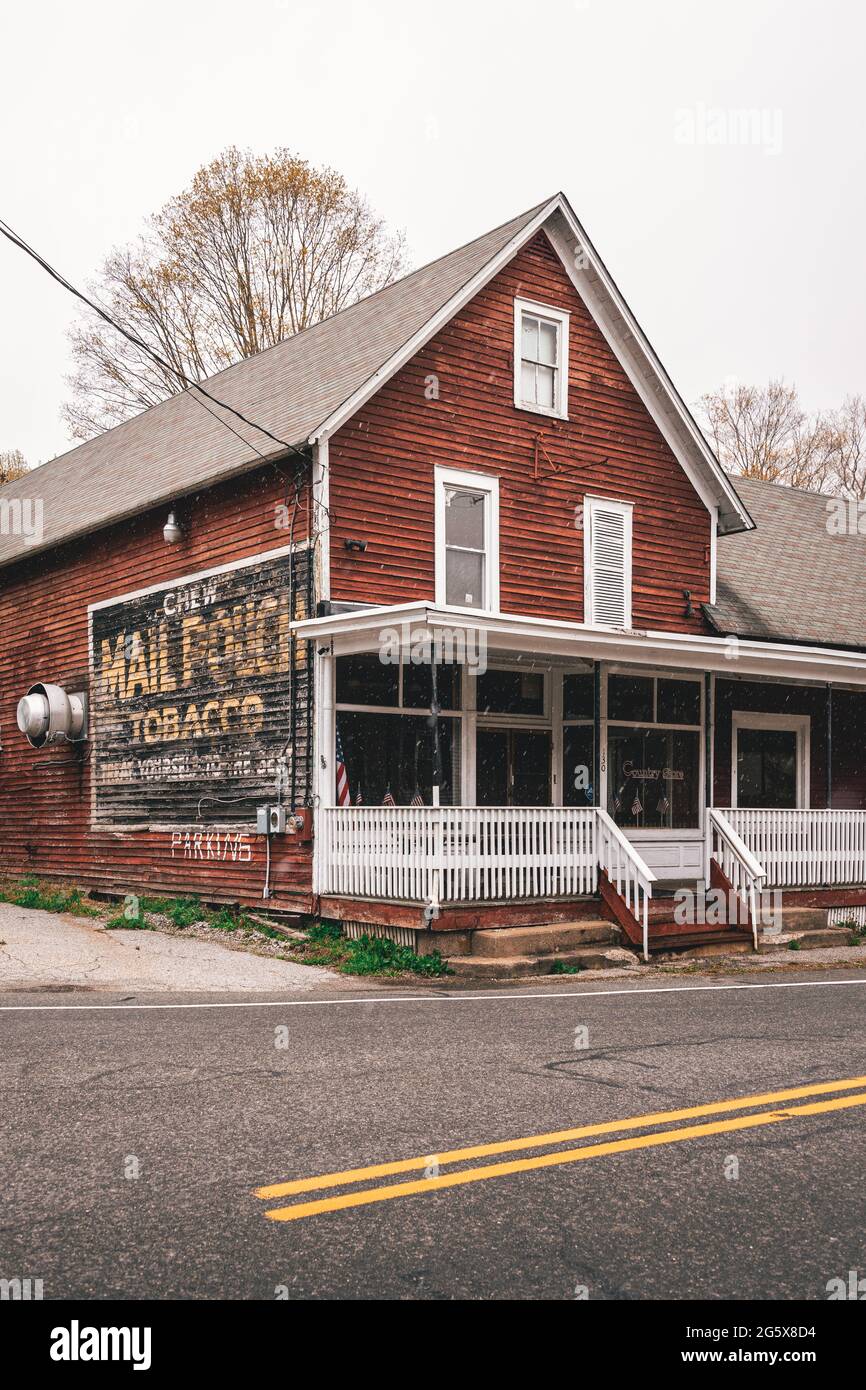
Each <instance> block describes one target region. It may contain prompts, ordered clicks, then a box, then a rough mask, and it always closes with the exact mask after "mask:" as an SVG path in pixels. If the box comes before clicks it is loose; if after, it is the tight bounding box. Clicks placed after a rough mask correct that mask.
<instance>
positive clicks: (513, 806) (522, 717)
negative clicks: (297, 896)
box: [300, 606, 866, 952]
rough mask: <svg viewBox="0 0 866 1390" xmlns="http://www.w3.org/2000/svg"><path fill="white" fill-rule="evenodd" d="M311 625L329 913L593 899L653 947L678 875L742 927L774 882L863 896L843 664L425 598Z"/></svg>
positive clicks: (863, 688) (859, 761) (853, 658)
mask: <svg viewBox="0 0 866 1390" xmlns="http://www.w3.org/2000/svg"><path fill="white" fill-rule="evenodd" d="M300 632H301V634H302V635H304V636H307V637H311V638H314V640H315V644H316V654H317V695H318V712H317V728H318V736H319V747H320V750H321V757H320V758H318V759H317V762H318V764H319V784H318V789H317V792H318V796H317V810H316V839H315V862H314V891H315V893H316V894H318V895H319V897H320V898H323V899H335V900H337V899H338V900H339V901H340V902H341V903H343V904H345V903H347V902H348V903H353V902H354V903H359V904H360V903H363V904H368V905H369V904H371V903H379V904H390V905H393V906H397V905H405V906H407V907H408V906H415V907H417V908H420V909H421V911H422V912H423V913H424V920H426V921H427V922H428V923H434V922H437V921H438V922H440V923H441V922H443V921H445V920H448V919H449V914H450V915H451V916H453V914H454V913H455V912H461V913H463V914H464V915H465V912H466V910H467V909H469V908H471V907H472V906H473V905H475V906H477V907H481V906H484V908H485V909H487V908H490V907H493V906H495V905H501V907H502V909H503V911H502V914H501V915H502V920H503V923H505V922H507V921H508V920H509V913H508V912H507V911H506V910H505V909H506V908H511V907H514V906H515V905H520V904H523V905H530V904H536V905H537V904H550V905H555V904H558V905H560V906H561V905H562V904H563V903H564V902H571V903H577V902H579V901H581V900H584V899H587V898H594V897H598V898H599V899H600V900H601V901H602V903H603V904H604V906H605V908H606V910H607V911H608V913H609V914H610V915H611V916H613V917H614V918H615V919H616V920H617V921H618V922H619V923H620V925H621V926H622V927H623V928H624V929H625V930H626V933H627V935H629V936H630V939H632V940H633V941H634V942H635V944H639V945H640V946H641V947H642V948H643V950H644V951H645V952H646V951H647V950H648V949H649V946H650V944H651V943H650V941H649V937H650V935H651V931H650V924H651V921H652V918H653V911H652V910H651V909H650V904H651V901H652V900H653V898H656V899H658V898H659V897H660V896H664V895H665V894H667V893H670V892H671V891H672V890H673V888H675V887H678V886H682V885H684V884H690V885H691V886H692V887H693V888H695V889H697V888H701V887H702V888H709V887H719V886H722V885H725V886H727V888H728V889H730V890H732V892H733V893H734V894H735V895H736V897H737V898H738V900H740V901H742V903H743V904H744V905H745V909H746V912H747V915H748V919H749V921H750V923H751V930H752V932H753V933H755V932H756V930H757V928H756V912H755V904H756V899H757V895H758V894H760V893H761V892H762V891H764V890H766V889H776V888H778V889H781V890H785V891H786V892H790V893H793V892H800V893H805V892H807V891H808V892H810V893H811V894H812V896H813V898H817V899H818V900H820V901H826V903H827V906H828V907H829V906H833V905H834V903H836V902H840V903H841V902H844V903H846V904H849V903H852V902H854V903H855V904H862V905H866V768H864V759H863V755H862V752H861V748H862V742H861V732H860V731H862V730H863V729H864V728H866V661H864V658H863V657H862V656H860V655H858V654H856V653H848V652H832V651H822V650H820V649H815V648H812V649H809V648H794V647H782V646H780V645H777V644H771V643H759V642H744V641H737V640H736V639H733V638H732V639H727V640H725V639H722V638H718V637H694V636H685V635H683V636H679V635H677V634H670V633H664V634H659V633H645V632H620V631H610V630H601V629H591V628H587V627H584V626H582V625H580V624H561V623H553V622H550V621H548V620H542V619H525V618H509V617H506V616H504V615H488V614H469V613H467V612H466V611H465V610H447V609H434V608H432V607H428V606H421V607H418V606H411V607H408V606H407V607H401V608H397V609H394V608H389V609H355V610H353V611H352V612H343V613H339V614H332V615H330V616H329V617H326V618H319V619H315V620H312V621H310V622H307V623H304V624H302V625H300ZM843 890H844V891H843ZM365 912H366V914H367V915H366V920H370V918H369V911H368V909H365ZM512 916H513V914H512ZM656 916H658V913H657V912H656ZM486 920H488V921H489V920H490V914H489V913H486ZM629 928H631V931H629Z"/></svg>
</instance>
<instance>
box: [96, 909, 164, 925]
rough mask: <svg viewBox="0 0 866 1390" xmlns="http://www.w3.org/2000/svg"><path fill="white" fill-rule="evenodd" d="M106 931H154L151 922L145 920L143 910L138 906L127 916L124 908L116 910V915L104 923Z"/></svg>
mask: <svg viewBox="0 0 866 1390" xmlns="http://www.w3.org/2000/svg"><path fill="white" fill-rule="evenodd" d="M105 929H106V931H155V930H156V928H155V927H154V925H153V923H152V922H149V921H148V920H147V917H146V916H145V914H144V912H143V911H142V910H141V907H139V909H138V912H134V913H132V914H131V915H130V916H127V914H126V910H125V909H124V911H123V912H118V914H117V916H116V917H110V918H109V919H108V921H107V922H106V924H105Z"/></svg>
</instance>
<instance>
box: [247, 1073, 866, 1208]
mask: <svg viewBox="0 0 866 1390" xmlns="http://www.w3.org/2000/svg"><path fill="white" fill-rule="evenodd" d="M858 1087H866V1076H854V1077H849V1078H848V1079H847V1080H844V1081H825V1082H823V1083H822V1084H821V1085H817V1086H795V1087H792V1088H790V1089H789V1090H786V1091H768V1092H765V1093H764V1094H763V1095H756V1096H739V1097H737V1098H736V1099H734V1100H719V1101H712V1102H710V1103H709V1104H706V1105H693V1106H690V1107H689V1108H688V1109H685V1110H661V1111H658V1112H656V1113H655V1114H651V1115H633V1116H631V1117H630V1118H629V1119H625V1120H608V1121H605V1122H604V1123H603V1124H594V1125H581V1126H580V1127H579V1128H577V1129H560V1130H554V1131H553V1132H551V1133H549V1134H533V1135H529V1136H527V1137H524V1138H521V1139H503V1140H500V1141H498V1142H496V1143H493V1144H476V1145H475V1146H473V1147H470V1148H463V1149H451V1150H449V1151H448V1152H447V1153H439V1154H434V1155H429V1154H428V1155H426V1156H425V1157H418V1158H401V1159H396V1160H395V1161H393V1162H390V1163H375V1164H372V1165H371V1166H369V1167H367V1168H348V1169H345V1170H343V1171H342V1172H339V1173H323V1174H321V1175H320V1176H318V1177H313V1178H297V1179H294V1180H292V1181H290V1182H278V1183H271V1184H269V1185H268V1186H266V1187H258V1188H256V1189H255V1192H254V1194H253V1195H254V1196H256V1197H260V1198H262V1200H263V1201H272V1200H274V1199H275V1198H279V1197H296V1196H299V1195H300V1194H302V1193H307V1192H317V1191H321V1190H322V1189H326V1188H337V1187H356V1186H357V1184H359V1183H365V1182H370V1181H371V1180H373V1179H376V1178H392V1177H395V1176H397V1175H398V1174H400V1173H415V1172H418V1171H419V1170H421V1171H422V1172H426V1171H427V1170H432V1173H431V1176H429V1177H421V1178H415V1179H414V1180H412V1181H411V1182H398V1183H388V1184H386V1185H385V1186H383V1187H366V1188H362V1189H360V1190H356V1191H352V1192H341V1193H339V1194H338V1195H336V1196H331V1197H320V1198H316V1199H314V1200H312V1201H306V1202H292V1203H290V1204H289V1205H288V1206H280V1207H275V1208H274V1209H273V1210H271V1211H268V1212H266V1213H265V1214H266V1216H267V1217H268V1218H269V1219H270V1220H271V1221H298V1220H300V1219H301V1218H303V1217H306V1216H318V1215H319V1214H320V1213H321V1212H325V1211H341V1210H343V1209H344V1208H346V1207H363V1206H369V1205H370V1204H371V1203H373V1202H389V1201H391V1200H392V1199H393V1198H394V1197H412V1196H416V1195H417V1194H419V1193H422V1192H438V1191H441V1190H442V1188H446V1187H460V1186H462V1185H463V1184H464V1183H470V1182H485V1181H487V1180H488V1179H489V1178H504V1177H508V1176H509V1175H510V1174H512V1173H527V1172H529V1171H531V1170H532V1169H534V1168H553V1167H557V1166H558V1165H559V1164H562V1163H579V1162H581V1161H582V1160H583V1159H586V1158H602V1157H604V1156H606V1155H608V1154H617V1153H630V1152H632V1151H633V1150H635V1149H651V1148H657V1147H659V1146H661V1145H662V1144H678V1143H681V1142H682V1141H683V1140H684V1139H701V1138H706V1137H708V1136H709V1135H711V1134H728V1133H732V1132H734V1131H736V1130H743V1129H756V1128H758V1127H759V1126H761V1125H774V1124H780V1123H783V1122H784V1121H785V1120H796V1119H801V1118H802V1119H805V1118H807V1117H809V1116H812V1115H825V1114H827V1113H828V1112H831V1111H835V1110H850V1109H852V1108H853V1107H855V1106H860V1105H866V1091H861V1092H860V1093H859V1094H854V1095H852V1094H847V1095H846V1094H842V1095H840V1094H838V1093H839V1092H856V1091H857V1088H858ZM807 1096H823V1097H832V1098H831V1099H823V1100H818V1101H812V1102H810V1103H808V1104H806V1105H789V1106H786V1108H785V1109H784V1110H778V1109H769V1110H767V1109H763V1110H757V1107H759V1106H778V1105H780V1104H784V1103H785V1102H787V1101H796V1100H803V1099H804V1098H805V1097H807ZM737 1110H755V1111H757V1113H754V1114H747V1115H735V1116H734V1117H733V1118H731V1119H718V1120H711V1121H709V1122H708V1123H705V1124H694V1125H687V1126H684V1127H681V1128H676V1129H663V1130H659V1131H656V1132H654V1133H650V1134H639V1135H635V1136H633V1137H632V1138H628V1139H615V1140H610V1141H608V1142H606V1143H595V1144H586V1145H583V1146H581V1147H580V1148H576V1149H562V1148H557V1149H555V1151H554V1152H553V1153H545V1154H537V1155H535V1156H534V1157H532V1158H516V1159H511V1160H509V1161H508V1162H505V1163H488V1164H483V1165H479V1166H478V1167H474V1168H462V1169H460V1170H459V1171H458V1172H453V1173H444V1174H443V1173H440V1171H439V1169H440V1168H441V1167H442V1166H443V1165H445V1164H449V1163H470V1162H472V1161H473V1160H475V1159H479V1158H490V1157H492V1156H493V1155H494V1154H507V1153H519V1152H521V1151H525V1150H527V1149H541V1148H551V1147H553V1146H554V1145H558V1144H566V1143H569V1142H570V1141H572V1140H574V1139H589V1138H597V1137H598V1136H600V1135H603V1134H616V1133H621V1132H623V1131H625V1130H633V1129H653V1127H654V1126H657V1125H671V1124H676V1123H677V1122H678V1121H682V1120H696V1119H700V1118H702V1117H704V1116H709V1115H725V1114H729V1113H730V1112H731V1111H737Z"/></svg>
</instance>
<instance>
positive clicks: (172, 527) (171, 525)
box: [162, 508, 183, 545]
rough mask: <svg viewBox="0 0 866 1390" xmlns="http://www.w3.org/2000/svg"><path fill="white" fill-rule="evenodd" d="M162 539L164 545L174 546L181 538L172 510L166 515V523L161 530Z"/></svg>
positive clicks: (180, 530)
mask: <svg viewBox="0 0 866 1390" xmlns="http://www.w3.org/2000/svg"><path fill="white" fill-rule="evenodd" d="M162 538H163V540H164V541H165V543H166V545H176V544H177V542H178V541H179V540H182V538H183V531H182V529H181V527H180V524H179V522H178V519H177V517H176V516H175V514H174V509H173V508H172V510H171V511H170V512H169V514H168V521H167V522H166V523H165V525H164V526H163V528H162Z"/></svg>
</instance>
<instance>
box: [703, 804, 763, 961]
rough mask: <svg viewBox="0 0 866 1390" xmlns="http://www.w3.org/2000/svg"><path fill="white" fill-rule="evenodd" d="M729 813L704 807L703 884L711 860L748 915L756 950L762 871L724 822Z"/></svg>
mask: <svg viewBox="0 0 866 1390" xmlns="http://www.w3.org/2000/svg"><path fill="white" fill-rule="evenodd" d="M731 814H732V813H731V812H730V811H719V810H717V809H716V808H715V807H714V806H708V807H707V868H706V877H707V884H708V885H709V882H710V861H711V860H713V859H714V860H715V861H716V863H717V864H718V866H719V868H720V869H721V871H722V873H723V874H724V875H725V878H726V879H727V880H728V882H729V883H730V885H731V887H732V888H733V890H734V892H735V894H736V895H737V898H738V899H739V901H740V902H741V903H742V905H743V907H744V908H745V909H746V911H747V912H748V915H749V922H750V923H751V927H752V942H753V944H754V947H755V950H756V951H757V949H758V894H759V893H760V892H761V891H762V889H763V887H764V883H765V880H766V876H767V875H766V869H765V866H764V865H763V863H759V862H758V859H757V858H756V857H755V855H754V854H753V853H752V851H751V849H750V848H749V846H748V845H747V844H746V842H745V841H744V840H743V838H742V837H741V835H740V834H739V833H738V831H737V828H736V826H735V825H733V824H732V822H731V821H730V820H729V819H728V817H729V816H730V815H731Z"/></svg>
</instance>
